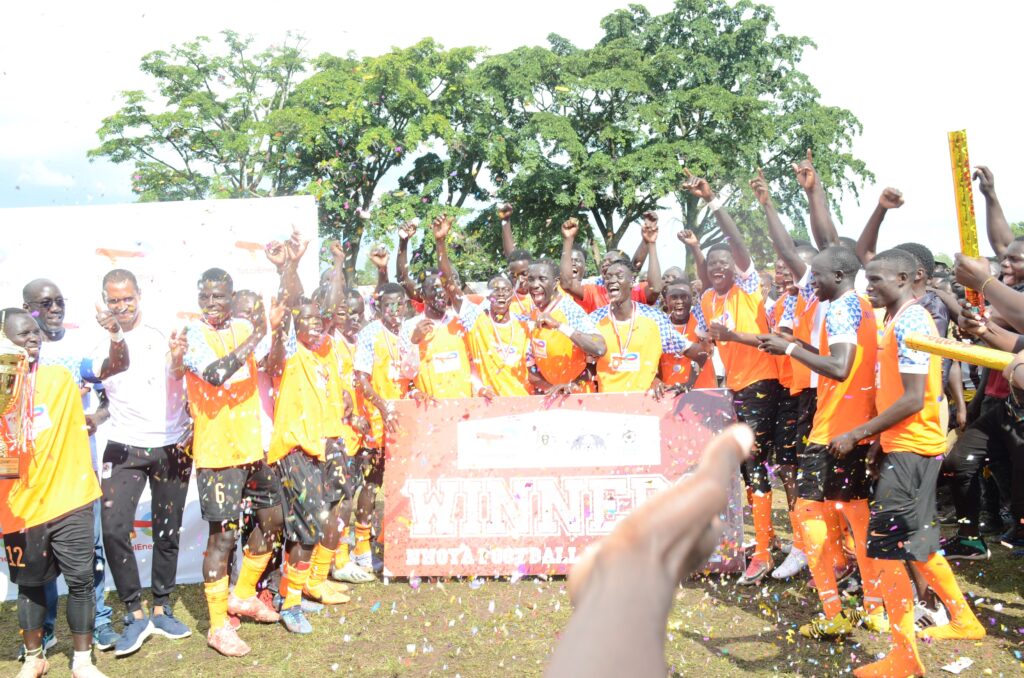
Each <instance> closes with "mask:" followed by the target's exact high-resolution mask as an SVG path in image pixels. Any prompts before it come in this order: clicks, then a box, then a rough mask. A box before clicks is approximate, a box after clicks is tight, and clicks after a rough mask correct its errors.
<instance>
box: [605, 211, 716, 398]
mask: <svg viewBox="0 0 1024 678" xmlns="http://www.w3.org/2000/svg"><path fill="white" fill-rule="evenodd" d="M642 237H643V240H644V242H646V243H647V245H648V251H649V252H650V254H651V255H652V256H653V257H654V258H655V259H656V258H657V254H655V252H656V242H657V239H658V224H657V221H656V220H652V219H648V220H646V221H645V223H644V226H643V232H642ZM604 284H605V288H606V289H607V291H608V297H609V302H610V303H609V304H608V305H607V306H603V307H601V308H599V309H597V310H596V311H594V312H593V313H591V314H590V319H591V321H593V323H594V325H595V326H596V327H597V330H598V332H600V333H601V335H602V336H603V337H604V341H605V345H606V346H608V351H606V352H605V354H604V355H603V356H601V357H599V358H598V359H597V362H596V372H597V383H598V389H599V390H600V391H601V392H602V393H630V392H643V391H650V392H652V393H654V394H655V395H656V396H657V397H661V395H662V394H663V393H664V391H665V384H664V383H663V382H662V381H661V379H659V378H658V368H659V366H660V363H661V359H662V356H664V355H669V356H674V357H677V358H679V357H683V356H685V357H686V358H687V359H690V360H696V359H698V358H706V357H707V353H706V352H705V351H704V350H703V347H702V346H701V344H700V343H697V344H694V343H691V342H690V341H689V340H688V339H686V338H685V337H684V336H682V335H681V334H680V333H679V332H676V330H675V328H673V327H672V322H671V321H670V320H669V319H668V316H666V315H665V314H664V313H662V312H661V311H659V310H658V309H656V308H654V307H653V306H648V305H646V304H638V303H637V302H636V301H634V300H633V298H632V294H631V290H632V289H633V269H632V268H631V267H630V265H629V264H627V263H625V262H622V261H617V262H615V263H613V264H611V265H610V266H608V268H607V269H605V273H604Z"/></svg>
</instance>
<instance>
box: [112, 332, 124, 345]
mask: <svg viewBox="0 0 1024 678" xmlns="http://www.w3.org/2000/svg"><path fill="white" fill-rule="evenodd" d="M122 341H124V332H122V331H121V330H120V329H118V330H117V332H111V333H110V343H112V344H120V343H121V342H122Z"/></svg>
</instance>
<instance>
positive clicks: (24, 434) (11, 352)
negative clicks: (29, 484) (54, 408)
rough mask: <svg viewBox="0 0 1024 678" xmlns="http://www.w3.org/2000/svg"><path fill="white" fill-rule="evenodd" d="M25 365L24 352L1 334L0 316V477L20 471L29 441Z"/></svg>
mask: <svg viewBox="0 0 1024 678" xmlns="http://www.w3.org/2000/svg"><path fill="white" fill-rule="evenodd" d="M28 369H29V360H28V354H27V353H26V352H25V350H24V349H22V348H20V347H18V346H15V345H14V344H12V343H11V342H10V341H8V339H7V337H6V336H3V319H2V318H0V480H2V479H6V478H17V477H18V476H19V475H20V474H19V466H20V455H21V453H22V452H24V451H26V449H27V446H28V445H30V444H31V436H30V435H29V426H31V423H32V420H31V417H30V416H29V415H30V414H31V413H30V412H28V411H27V408H28V407H29V403H30V402H31V400H32V399H31V398H30V397H29V393H28V392H27V389H28V384H29V379H28Z"/></svg>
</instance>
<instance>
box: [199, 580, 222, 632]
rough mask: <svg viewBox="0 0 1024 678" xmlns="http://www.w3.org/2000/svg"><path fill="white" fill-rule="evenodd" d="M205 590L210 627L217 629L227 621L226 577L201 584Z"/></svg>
mask: <svg viewBox="0 0 1024 678" xmlns="http://www.w3.org/2000/svg"><path fill="white" fill-rule="evenodd" d="M203 590H204V591H205V592H206V607H207V608H208V609H209V610H210V628H211V629H219V628H220V627H222V626H224V624H227V623H228V578H227V576H224V577H221V578H220V579H218V580H217V581H209V582H206V583H205V584H203Z"/></svg>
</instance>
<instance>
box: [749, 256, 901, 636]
mask: <svg viewBox="0 0 1024 678" xmlns="http://www.w3.org/2000/svg"><path fill="white" fill-rule="evenodd" d="M859 270H860V264H859V262H858V260H857V257H856V255H855V254H854V252H853V251H852V250H850V249H849V248H848V247H845V246H843V245H833V246H832V247H829V248H827V249H825V250H824V251H823V252H821V253H820V254H818V255H817V256H816V257H814V259H813V260H812V262H811V275H812V277H813V285H814V290H815V293H816V294H817V296H818V299H819V301H821V302H822V303H823V304H824V303H826V302H827V304H828V308H827V311H826V315H825V324H824V327H823V330H822V337H821V341H820V342H819V346H820V347H821V348H820V349H815V348H814V347H813V346H810V345H809V344H804V343H801V342H799V341H791V340H790V339H788V338H784V337H782V336H779V335H777V334H769V335H764V336H762V337H761V342H762V343H761V349H762V350H765V351H768V352H769V353H772V354H774V355H780V356H782V355H786V356H790V357H791V358H792V359H793V360H795V361H799V362H800V363H801V364H803V365H806V366H807V367H808V368H809V369H812V370H814V372H815V373H817V374H818V375H820V380H819V382H818V394H817V397H818V404H817V409H816V413H815V415H814V425H813V427H812V429H811V431H810V434H809V435H808V442H807V444H806V445H805V446H803V448H802V449H801V450H800V452H799V453H798V455H797V460H798V471H797V490H798V492H799V495H800V498H799V499H798V501H797V504H796V508H795V512H796V514H797V519H796V520H795V521H794V529H801V530H802V533H803V542H804V544H805V547H806V549H807V555H808V559H809V561H810V566H811V572H812V573H813V575H814V581H815V584H816V586H817V589H818V596H819V598H820V599H821V603H822V607H823V608H824V613H825V616H824V617H823V618H820V619H815V620H814V621H812V622H811V623H810V624H806V625H804V626H802V627H801V628H800V633H801V634H802V635H804V636H805V637H808V638H826V637H839V636H845V635H849V634H850V633H852V632H853V628H854V626H855V625H856V623H857V622H858V621H860V619H863V620H864V622H865V625H866V626H867V627H868V628H870V629H871V630H873V631H876V632H881V631H884V630H887V628H888V624H887V623H886V622H885V619H884V610H883V608H882V599H881V597H880V591H879V587H878V584H877V581H876V577H877V575H876V574H875V571H876V569H877V568H876V566H875V563H874V561H873V560H872V559H871V558H869V557H868V556H867V550H866V547H867V539H868V516H869V510H868V497H869V495H870V484H869V480H868V474H867V464H866V460H867V452H868V447H869V444H868V443H860V444H858V445H857V446H856V447H855V448H854V449H853V450H851V451H850V452H848V453H846V454H844V455H842V456H835V457H833V456H832V455H831V454H830V452H829V449H828V445H829V444H830V443H831V442H832V440H833V439H834V438H835V437H836V436H837V435H838V434H839V433H840V432H845V431H848V430H850V429H851V428H855V427H857V426H860V425H862V424H864V423H866V422H867V421H868V420H870V419H871V418H872V417H873V416H874V398H875V394H874V378H875V365H876V357H877V356H876V352H877V346H876V345H877V340H878V332H877V329H876V326H875V316H874V312H873V311H872V309H871V306H870V305H869V304H868V302H867V301H866V300H865V299H863V298H861V297H859V296H858V295H857V293H856V291H855V290H854V280H855V278H856V276H857V272H858V271H859ZM832 511H834V512H835V513H836V514H837V516H836V517H840V516H841V517H842V518H843V519H845V520H846V521H847V523H848V524H849V526H850V530H851V533H852V535H853V539H854V545H855V550H856V553H857V563H858V565H859V566H860V571H861V578H862V580H863V582H864V608H865V615H863V616H861V615H854V614H849V613H847V612H845V611H843V610H842V604H841V602H840V599H839V592H838V589H837V584H836V578H835V572H834V570H833V562H834V560H835V558H834V555H833V554H832V553H830V549H835V548H838V546H839V545H838V544H835V543H831V541H830V540H829V529H828V528H829V523H830V521H831V520H833V518H832V516H830V515H829V514H830V512H832Z"/></svg>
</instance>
